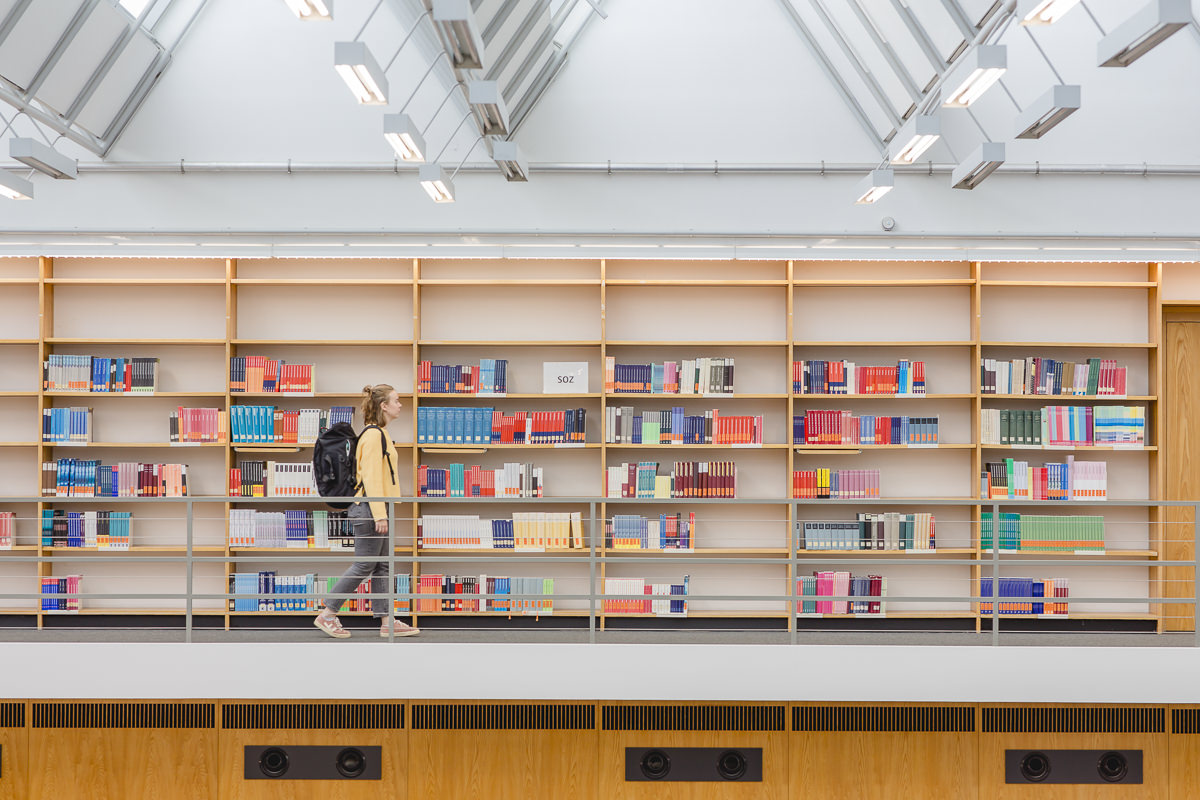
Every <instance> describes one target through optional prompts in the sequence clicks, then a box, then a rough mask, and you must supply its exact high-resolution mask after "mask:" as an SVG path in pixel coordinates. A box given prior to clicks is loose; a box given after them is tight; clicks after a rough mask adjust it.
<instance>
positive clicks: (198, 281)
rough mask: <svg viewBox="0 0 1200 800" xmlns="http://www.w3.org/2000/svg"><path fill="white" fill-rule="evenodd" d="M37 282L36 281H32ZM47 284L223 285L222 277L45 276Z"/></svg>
mask: <svg viewBox="0 0 1200 800" xmlns="http://www.w3.org/2000/svg"><path fill="white" fill-rule="evenodd" d="M34 283H37V281H34ZM46 284H47V285H48V286H224V285H225V279H224V278H47V279H46Z"/></svg>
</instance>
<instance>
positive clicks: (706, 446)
mask: <svg viewBox="0 0 1200 800" xmlns="http://www.w3.org/2000/svg"><path fill="white" fill-rule="evenodd" d="M604 446H605V447H607V448H608V449H609V450H787V449H788V448H789V447H791V445H790V444H770V443H766V444H615V443H612V442H609V443H608V444H606V445H604Z"/></svg>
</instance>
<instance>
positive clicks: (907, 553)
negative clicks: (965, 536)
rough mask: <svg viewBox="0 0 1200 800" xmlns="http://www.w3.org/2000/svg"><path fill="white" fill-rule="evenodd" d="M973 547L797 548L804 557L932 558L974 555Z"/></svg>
mask: <svg viewBox="0 0 1200 800" xmlns="http://www.w3.org/2000/svg"><path fill="white" fill-rule="evenodd" d="M973 555H975V548H973V547H939V548H938V549H936V550H804V549H800V548H797V550H796V556H797V557H800V556H803V557H804V558H841V557H842V556H847V557H850V558H893V557H897V556H899V557H901V558H930V557H934V556H973Z"/></svg>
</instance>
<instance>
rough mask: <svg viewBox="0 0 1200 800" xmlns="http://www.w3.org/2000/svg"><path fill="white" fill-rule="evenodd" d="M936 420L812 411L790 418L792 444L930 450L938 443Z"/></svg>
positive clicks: (937, 422)
mask: <svg viewBox="0 0 1200 800" xmlns="http://www.w3.org/2000/svg"><path fill="white" fill-rule="evenodd" d="M939 427H940V426H939V418H938V417H909V416H875V415H866V414H864V415H862V416H856V415H855V414H854V413H853V412H851V411H839V410H837V409H812V410H808V411H805V412H804V414H803V415H796V416H793V417H792V444H796V445H845V444H865V445H896V446H905V447H917V446H929V445H936V444H939V443H940V441H941V440H940V438H939V433H938V431H939Z"/></svg>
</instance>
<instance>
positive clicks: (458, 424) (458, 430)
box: [454, 408, 470, 445]
mask: <svg viewBox="0 0 1200 800" xmlns="http://www.w3.org/2000/svg"><path fill="white" fill-rule="evenodd" d="M469 410H470V409H464V408H456V409H455V415H454V441H455V444H460V445H461V444H463V435H464V433H463V429H464V427H466V425H467V413H468V411H469Z"/></svg>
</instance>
